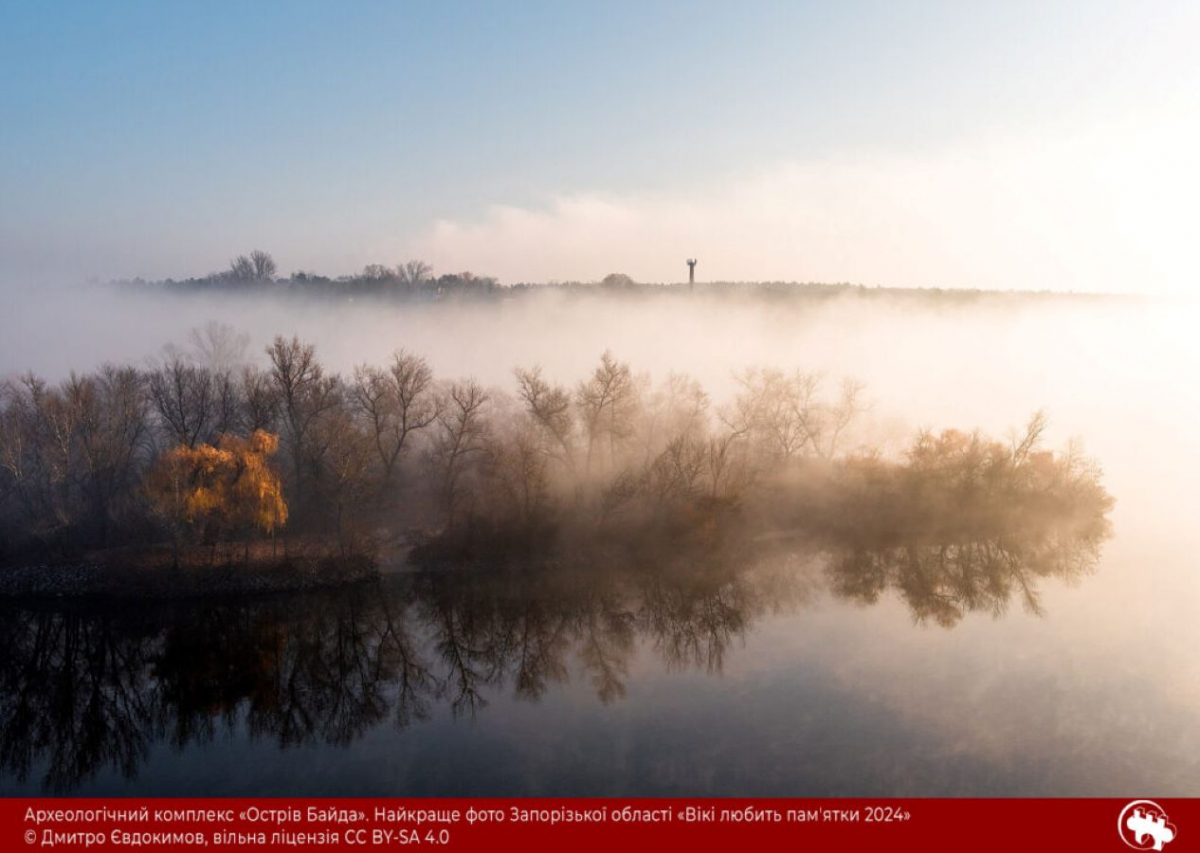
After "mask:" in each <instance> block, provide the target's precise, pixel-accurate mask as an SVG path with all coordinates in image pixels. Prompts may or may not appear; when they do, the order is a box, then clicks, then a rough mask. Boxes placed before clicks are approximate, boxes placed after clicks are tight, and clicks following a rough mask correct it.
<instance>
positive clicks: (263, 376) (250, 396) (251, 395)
mask: <svg viewBox="0 0 1200 853" xmlns="http://www.w3.org/2000/svg"><path fill="white" fill-rule="evenodd" d="M238 384H239V388H238V405H239V406H240V412H239V415H238V421H239V422H240V424H241V425H242V427H243V428H244V429H245V430H246V432H247V433H253V432H254V431H255V430H260V429H261V430H266V431H267V432H277V431H278V426H277V423H276V422H277V421H278V419H279V391H278V389H277V388H276V387H275V383H274V379H273V376H272V374H270V373H267V372H266V371H263V370H260V369H259V368H257V367H253V366H251V365H247V366H246V367H243V368H242V372H241V376H240V377H239V383H238Z"/></svg>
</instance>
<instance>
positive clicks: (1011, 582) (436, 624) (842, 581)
mask: <svg viewBox="0 0 1200 853" xmlns="http://www.w3.org/2000/svg"><path fill="white" fill-rule="evenodd" d="M902 497H903V496H900V495H897V497H896V500H895V501H894V502H892V503H889V502H888V499H886V498H881V497H880V496H879V495H875V496H874V498H873V500H874V503H875V511H874V512H872V513H871V514H870V515H865V514H862V513H859V514H857V515H855V514H854V513H853V512H852V511H851V510H852V509H853V507H843V508H842V509H841V511H839V512H832V513H830V515H829V516H828V518H825V519H824V520H823V521H822V523H820V524H814V525H812V526H810V530H809V531H808V532H806V533H805V535H804V536H803V538H802V539H800V538H798V539H796V540H788V539H786V538H783V539H781V538H780V537H772V538H771V539H769V540H763V539H758V540H755V539H753V538H752V537H749V536H741V537H730V538H728V539H727V540H725V541H723V542H721V543H720V544H716V545H714V544H713V543H712V542H706V543H704V544H703V546H701V545H699V544H697V545H695V546H694V547H691V546H688V545H686V544H681V543H679V542H671V543H669V544H668V543H662V544H659V545H657V546H654V547H644V548H643V547H638V546H634V545H629V544H626V545H625V546H623V547H621V548H619V549H613V548H610V549H607V550H605V549H598V548H590V547H589V548H585V549H577V551H576V552H568V551H567V550H566V549H564V550H563V551H562V552H561V553H557V554H555V555H553V557H552V558H545V559H541V560H538V561H529V560H524V561H522V560H511V561H507V562H502V563H490V564H488V565H478V566H472V565H466V566H458V567H456V568H454V569H452V570H433V569H429V570H422V571H417V572H415V573H414V574H412V575H405V576H401V577H394V578H390V579H387V580H384V581H381V582H380V583H378V584H371V585H366V586H359V587H355V588H350V589H344V590H340V591H335V592H324V593H321V594H310V595H304V596H295V597H283V598H265V599H258V600H239V601H227V602H208V603H203V604H191V605H188V604H176V605H170V606H163V607H160V608H152V609H141V610H135V611H133V612H131V611H130V610H128V609H121V610H117V609H109V608H106V607H101V606H93V607H88V608H85V607H80V606H36V607H24V606H5V607H4V608H3V611H2V612H0V765H2V767H3V772H4V773H6V774H9V775H11V776H13V777H15V778H17V779H19V780H25V779H27V778H29V776H30V775H31V774H33V773H38V774H41V776H42V784H43V786H44V787H45V788H46V789H47V790H48V791H52V792H56V793H63V792H69V791H71V790H72V789H73V788H74V787H75V786H77V785H78V784H79V783H80V782H81V781H84V780H86V779H88V778H90V777H92V776H94V775H95V774H97V773H99V772H101V771H102V770H109V771H115V772H119V773H121V774H123V775H124V776H126V777H132V776H134V775H136V773H137V771H138V768H139V765H140V764H141V763H142V762H143V761H144V760H145V758H146V756H147V755H148V752H149V749H150V747H151V746H152V745H153V744H155V743H157V742H160V741H166V742H169V743H171V744H173V745H175V746H177V747H184V746H187V745H191V744H196V743H204V742H207V741H209V740H211V739H213V738H214V737H216V736H217V735H218V734H230V733H233V732H235V731H237V730H238V729H239V727H244V731H245V732H246V733H247V734H248V736H250V737H252V738H258V739H269V740H270V741H273V742H274V743H276V744H277V745H278V746H279V747H280V748H286V747H292V746H297V745H303V744H314V743H317V744H332V745H348V744H351V743H353V742H354V741H355V740H356V739H358V738H359V737H361V736H362V735H363V734H364V733H365V732H366V731H368V730H369V729H371V728H372V727H375V726H379V725H383V724H385V723H388V724H390V725H393V726H396V727H398V728H401V729H403V728H406V727H408V726H411V725H413V724H414V723H416V722H419V721H422V720H425V719H427V718H428V717H429V716H430V715H431V714H432V713H433V712H434V710H435V709H436V708H437V707H439V706H442V707H445V708H446V709H448V711H449V713H451V714H452V715H455V716H460V715H468V716H470V715H473V714H476V713H478V712H479V711H480V710H481V709H482V708H484V706H485V705H486V704H487V703H486V698H485V697H486V695H487V694H488V693H489V692H493V691H495V690H511V691H513V693H514V694H515V695H516V696H517V697H519V698H521V699H525V700H528V701H537V700H539V699H540V698H541V697H542V696H544V695H545V694H546V693H547V691H549V690H551V689H552V688H553V687H554V685H556V684H560V683H562V682H565V681H567V680H568V679H569V678H571V677H572V676H573V675H575V676H576V677H581V678H583V679H585V680H586V683H588V684H590V686H591V688H592V689H593V690H594V692H595V695H596V696H597V698H598V699H599V700H600V701H601V702H613V701H616V700H620V699H621V698H622V697H623V696H624V695H625V684H626V680H627V677H628V673H629V668H630V662H631V659H632V657H633V655H634V653H635V651H636V650H637V649H638V648H640V647H644V648H647V649H650V650H652V651H653V653H654V654H656V655H657V656H658V657H659V658H660V659H661V660H662V661H663V662H664V663H665V665H666V666H667V667H668V668H669V669H671V670H675V671H678V670H686V669H697V670H700V671H704V672H709V673H719V672H720V671H721V669H722V666H723V662H724V659H725V656H726V653H727V651H728V650H729V649H730V647H731V645H732V644H734V643H735V642H737V641H739V640H740V639H741V638H743V637H744V636H745V635H746V634H747V632H748V631H750V630H751V629H752V627H753V625H754V624H755V621H756V620H757V619H759V618H761V617H762V616H763V615H765V614H768V613H771V612H775V611H788V610H795V609H798V608H802V607H803V606H804V605H805V604H806V603H807V602H810V601H812V600H813V599H814V598H815V597H816V596H818V595H820V594H821V593H822V591H826V590H827V591H828V592H830V593H832V594H833V595H834V596H836V597H841V598H846V599H850V600H853V601H856V602H860V603H863V604H870V603H873V602H876V601H878V600H879V599H880V598H881V597H883V596H884V595H885V594H887V593H888V592H889V591H894V592H895V593H896V594H897V595H898V596H899V597H900V599H901V600H903V601H904V602H905V603H906V605H907V606H908V607H909V608H910V609H911V611H912V613H913V615H914V617H915V618H916V619H917V620H919V621H932V622H935V623H937V624H940V625H943V626H947V627H949V626H953V625H954V624H956V623H957V622H958V621H959V620H961V619H962V618H963V616H964V615H965V614H966V613H968V612H973V611H983V612H988V613H993V614H1000V613H1002V612H1003V610H1004V609H1005V606H1006V604H1007V603H1008V602H1009V601H1010V600H1011V599H1014V598H1015V599H1017V600H1018V601H1019V602H1021V603H1022V604H1023V605H1024V606H1026V607H1027V608H1029V609H1030V610H1032V611H1035V612H1040V608H1039V603H1038V586H1039V583H1040V582H1041V581H1042V580H1043V579H1045V578H1050V577H1055V578H1063V579H1067V580H1071V579H1075V578H1078V577H1079V576H1081V575H1082V574H1084V573H1086V572H1087V571H1088V570H1089V569H1090V568H1091V567H1092V566H1094V564H1095V562H1096V560H1097V559H1098V555H1099V551H1100V547H1101V544H1102V542H1103V540H1104V538H1105V537H1106V535H1107V521H1106V520H1105V518H1104V514H1105V513H1106V512H1107V504H1104V503H1103V502H1093V503H1092V504H1090V505H1088V506H1082V504H1083V503H1084V502H1082V501H1081V502H1080V505H1069V506H1067V505H1060V506H1058V507H1057V508H1054V507H1039V508H1038V511H1037V512H1036V513H1030V512H999V511H997V512H995V513H992V514H989V515H988V516H987V517H986V518H985V517H983V516H981V515H979V514H978V513H973V514H971V517H970V518H962V517H955V518H950V517H949V516H948V515H947V516H941V517H939V516H938V515H937V514H936V513H934V514H930V513H928V512H926V513H925V515H924V517H922V518H915V517H913V514H912V512H911V502H909V501H906V500H904V499H902ZM1060 503H1061V502H1060ZM1081 507H1082V508H1081ZM959 516H961V514H959ZM813 530H816V531H818V532H816V533H814V532H812V531H813ZM585 555H586V556H585Z"/></svg>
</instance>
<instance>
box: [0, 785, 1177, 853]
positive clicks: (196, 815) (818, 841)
mask: <svg viewBox="0 0 1200 853" xmlns="http://www.w3.org/2000/svg"><path fill="white" fill-rule="evenodd" d="M0 803H2V806H0V808H2V812H0V850H6V851H15V850H33V849H37V850H42V849H54V850H80V849H87V850H92V849H96V848H100V849H106V848H107V849H120V850H125V849H130V850H143V849H151V850H184V849H189V850H194V849H196V848H199V847H209V848H213V847H215V848H226V849H239V850H241V849H249V848H254V849H261V850H296V849H298V848H305V849H309V848H320V849H328V850H382V849H395V848H405V849H410V850H439V849H442V848H445V849H453V850H495V849H499V850H521V851H541V850H546V851H555V853H559V851H563V850H569V851H571V853H580V851H589V850H606V851H610V850H613V849H620V850H622V851H630V850H643V849H650V848H659V849H661V850H665V849H666V848H664V847H663V846H662V845H672V846H674V845H680V844H685V845H688V849H689V850H706V849H714V850H715V849H720V850H724V851H728V850H731V849H734V850H736V849H738V848H736V847H732V845H754V848H753V849H791V850H801V849H810V850H815V849H829V850H909V849H911V850H923V851H937V850H953V851H988V850H1063V851H1076V850H1087V851H1106V850H1112V851H1124V850H1130V849H1134V850H1167V851H1170V853H1178V851H1185V850H1196V849H1200V846H1198V845H1197V841H1198V840H1200V800H1178V799H1161V800H1149V799H1143V800H1109V799H1074V800H1020V799H1005V800H955V799H901V800H826V799H810V800H805V799H795V800H792V799H752V800H751V799H723V800H708V799H694V800H689V799H634V800H620V799H486V800H469V799H408V800H392V799H266V798H263V799H8V800H0Z"/></svg>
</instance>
